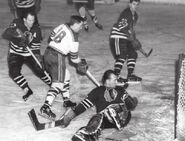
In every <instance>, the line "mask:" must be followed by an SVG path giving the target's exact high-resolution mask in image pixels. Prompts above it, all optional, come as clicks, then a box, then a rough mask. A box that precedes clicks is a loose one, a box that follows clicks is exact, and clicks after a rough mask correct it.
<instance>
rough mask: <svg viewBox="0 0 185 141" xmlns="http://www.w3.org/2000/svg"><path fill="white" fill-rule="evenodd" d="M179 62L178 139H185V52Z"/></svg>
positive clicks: (182, 140) (181, 140) (183, 140)
mask: <svg viewBox="0 0 185 141" xmlns="http://www.w3.org/2000/svg"><path fill="white" fill-rule="evenodd" d="M178 64H179V67H178V70H177V71H178V82H177V84H178V85H177V87H178V91H177V96H178V98H177V117H176V118H177V124H176V132H177V138H178V140H179V141H185V54H180V56H179V60H178Z"/></svg>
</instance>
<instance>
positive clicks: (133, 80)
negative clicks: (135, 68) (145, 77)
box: [127, 74, 142, 83]
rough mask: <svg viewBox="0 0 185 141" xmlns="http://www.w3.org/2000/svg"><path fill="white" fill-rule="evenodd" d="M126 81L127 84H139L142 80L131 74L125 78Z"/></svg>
mask: <svg viewBox="0 0 185 141" xmlns="http://www.w3.org/2000/svg"><path fill="white" fill-rule="evenodd" d="M127 80H128V82H129V83H140V82H141V81H142V78H141V77H139V76H136V75H134V74H131V75H129V76H128V77H127Z"/></svg>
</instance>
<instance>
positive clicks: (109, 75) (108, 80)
mask: <svg viewBox="0 0 185 141" xmlns="http://www.w3.org/2000/svg"><path fill="white" fill-rule="evenodd" d="M102 84H103V85H104V86H106V87H109V88H115V87H116V84H117V76H116V75H115V73H114V71H113V70H107V71H105V73H104V74H103V77H102Z"/></svg>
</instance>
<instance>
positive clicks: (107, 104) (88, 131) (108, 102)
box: [61, 70, 138, 141]
mask: <svg viewBox="0 0 185 141" xmlns="http://www.w3.org/2000/svg"><path fill="white" fill-rule="evenodd" d="M116 83H117V76H116V75H115V73H114V71H113V70H107V71H105V73H104V74H103V77H102V84H103V85H102V86H100V87H97V88H95V89H93V90H92V91H91V92H90V93H89V94H88V96H87V98H85V99H84V100H83V101H81V102H80V103H79V104H78V105H77V106H76V107H75V108H73V109H69V110H68V111H66V113H65V114H64V115H63V117H62V118H61V119H62V122H63V123H62V125H63V126H64V127H67V126H68V125H69V123H70V121H71V120H72V119H73V118H75V117H76V116H77V115H79V114H81V113H83V112H84V111H85V110H86V109H88V108H90V107H92V106H95V107H96V112H97V114H95V115H94V116H93V117H92V118H91V119H90V121H89V122H88V124H87V125H86V126H85V127H81V128H80V129H79V130H78V131H77V132H76V133H75V134H74V136H73V137H72V141H90V140H91V141H95V140H96V139H98V137H99V135H100V133H101V130H103V129H106V128H117V129H118V130H120V129H121V128H123V127H125V126H126V125H127V124H128V123H129V121H130V119H131V111H132V110H134V109H135V107H136V106H137V103H138V100H137V98H136V97H131V96H130V95H129V94H128V93H127V92H126V90H125V89H124V88H123V87H119V86H116Z"/></svg>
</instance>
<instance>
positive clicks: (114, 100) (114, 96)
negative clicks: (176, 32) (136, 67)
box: [74, 86, 128, 115]
mask: <svg viewBox="0 0 185 141" xmlns="http://www.w3.org/2000/svg"><path fill="white" fill-rule="evenodd" d="M126 97H128V93H127V92H126V91H125V89H124V88H123V87H116V88H115V89H107V88H106V87H105V86H100V87H97V88H95V89H93V90H92V91H91V92H90V93H89V94H88V96H87V98H85V99H84V100H83V101H81V102H80V104H79V105H78V106H77V107H76V108H75V110H74V112H75V113H76V114H77V115H78V114H81V113H82V112H84V111H85V110H86V109H88V108H90V107H93V106H95V107H96V112H97V113H99V112H101V111H103V110H104V109H105V108H106V107H108V106H110V105H111V104H120V103H124V102H125V98H126Z"/></svg>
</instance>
